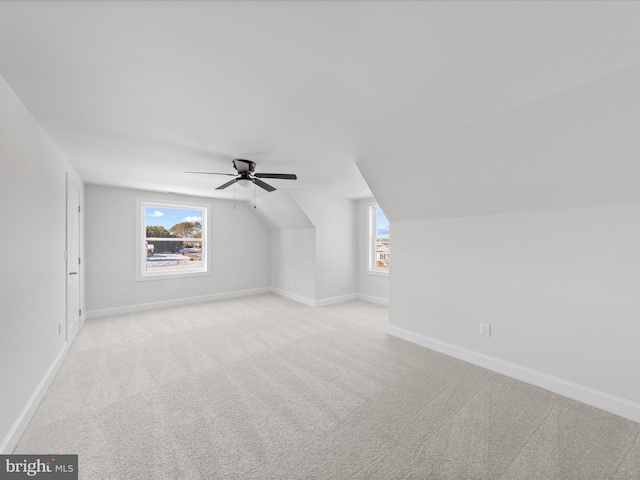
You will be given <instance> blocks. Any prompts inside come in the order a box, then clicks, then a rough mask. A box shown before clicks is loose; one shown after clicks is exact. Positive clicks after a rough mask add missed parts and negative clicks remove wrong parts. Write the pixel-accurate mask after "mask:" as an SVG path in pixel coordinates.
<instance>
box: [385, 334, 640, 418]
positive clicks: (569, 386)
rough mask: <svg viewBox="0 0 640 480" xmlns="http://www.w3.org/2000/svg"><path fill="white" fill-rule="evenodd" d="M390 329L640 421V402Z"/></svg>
mask: <svg viewBox="0 0 640 480" xmlns="http://www.w3.org/2000/svg"><path fill="white" fill-rule="evenodd" d="M387 332H388V333H389V334H390V335H393V336H395V337H398V338H402V339H403V340H407V341H409V342H412V343H415V344H417V345H420V346H422V347H426V348H429V349H431V350H435V351H436V352H440V353H444V354H445V355H449V356H450V357H454V358H458V359H460V360H464V361H465V362H469V363H472V364H474V365H478V366H479V367H482V368H486V369H488V370H491V371H494V372H497V373H500V374H502V375H506V376H508V377H511V378H515V379H516V380H520V381H522V382H525V383H529V384H531V385H535V386H536V387H540V388H544V389H545V390H549V391H551V392H553V393H557V394H558V395H562V396H563V397H567V398H571V399H573V400H577V401H578V402H582V403H585V404H587V405H591V406H593V407H596V408H599V409H601V410H605V411H607V412H610V413H613V414H615V415H619V416H620V417H624V418H626V419H628V420H632V421H634V422H638V423H640V404H638V403H636V402H633V401H631V400H626V399H624V398H621V397H617V396H615V395H611V394H608V393H606V392H601V391H599V390H595V389H593V388H590V387H585V386H583V385H579V384H577V383H573V382H570V381H567V380H564V379H562V378H558V377H554V376H552V375H547V374H546V373H542V372H538V371H536V370H532V369H530V368H527V367H523V366H520V365H516V364H513V363H510V362H506V361H504V360H500V359H499V358H495V357H490V356H488V355H484V354H482V353H478V352H474V351H473V350H469V349H467V348H464V347H460V346H457V345H453V344H450V343H447V342H443V341H441V340H438V339H435V338H431V337H427V336H424V335H420V334H418V333H414V332H411V331H409V330H404V329H402V328H399V327H394V326H393V325H389V326H388V327H387Z"/></svg>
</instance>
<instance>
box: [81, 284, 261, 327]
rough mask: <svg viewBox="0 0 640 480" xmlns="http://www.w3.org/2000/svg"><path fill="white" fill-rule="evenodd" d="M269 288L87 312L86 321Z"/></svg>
mask: <svg viewBox="0 0 640 480" xmlns="http://www.w3.org/2000/svg"><path fill="white" fill-rule="evenodd" d="M270 291H271V289H270V288H269V287H260V288H251V289H247V290H236V291H233V292H224V293H213V294H211V295H201V296H198V297H187V298H176V299H174V300H163V301H161V302H150V303H139V304H137V305H126V306H123V307H112V308H103V309H100V310H89V311H87V319H91V318H100V317H110V316H112V315H122V314H125V313H134V312H142V311H145V310H155V309H158V308H167V307H177V306H180V305H189V304H193V303H202V302H212V301H215V300H224V299H226V298H235V297H245V296H249V295H259V294H261V293H269V292H270Z"/></svg>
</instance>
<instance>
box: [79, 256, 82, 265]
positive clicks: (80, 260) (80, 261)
mask: <svg viewBox="0 0 640 480" xmlns="http://www.w3.org/2000/svg"><path fill="white" fill-rule="evenodd" d="M81 263H82V259H81V258H80V257H78V265H80V264H81Z"/></svg>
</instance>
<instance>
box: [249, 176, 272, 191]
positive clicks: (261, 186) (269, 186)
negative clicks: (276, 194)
mask: <svg viewBox="0 0 640 480" xmlns="http://www.w3.org/2000/svg"><path fill="white" fill-rule="evenodd" d="M251 181H252V182H253V183H255V184H256V185H258V186H259V187H260V188H264V189H265V190H266V191H267V192H273V191H274V190H275V188H274V187H272V186H271V185H269V184H268V183H264V182H263V181H262V180H259V179H257V178H252V179H251Z"/></svg>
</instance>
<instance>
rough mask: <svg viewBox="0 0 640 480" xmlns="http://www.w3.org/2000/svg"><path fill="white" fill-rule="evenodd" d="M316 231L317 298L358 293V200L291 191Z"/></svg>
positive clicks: (326, 298)
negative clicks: (356, 201)
mask: <svg viewBox="0 0 640 480" xmlns="http://www.w3.org/2000/svg"><path fill="white" fill-rule="evenodd" d="M291 194H292V196H293V198H294V199H295V200H296V202H298V205H300V208H302V210H303V211H304V212H305V214H306V215H307V217H308V218H309V219H310V220H311V222H312V223H313V225H314V226H315V231H316V240H315V245H316V252H315V260H316V297H315V299H316V301H317V302H322V301H327V300H330V301H332V300H337V299H339V298H341V297H345V296H349V295H351V296H353V295H354V294H355V293H356V292H357V288H358V286H357V276H356V258H357V257H356V248H357V244H356V203H355V201H353V200H348V199H344V198H338V197H331V196H327V195H318V194H315V193H309V192H305V191H301V190H295V191H292V192H291Z"/></svg>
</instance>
